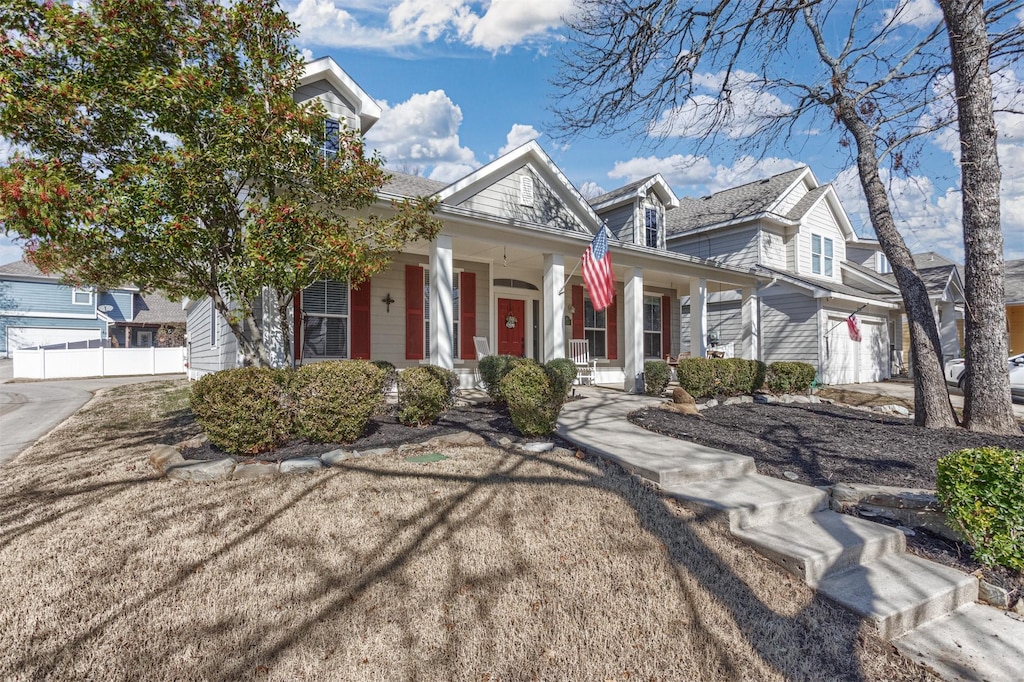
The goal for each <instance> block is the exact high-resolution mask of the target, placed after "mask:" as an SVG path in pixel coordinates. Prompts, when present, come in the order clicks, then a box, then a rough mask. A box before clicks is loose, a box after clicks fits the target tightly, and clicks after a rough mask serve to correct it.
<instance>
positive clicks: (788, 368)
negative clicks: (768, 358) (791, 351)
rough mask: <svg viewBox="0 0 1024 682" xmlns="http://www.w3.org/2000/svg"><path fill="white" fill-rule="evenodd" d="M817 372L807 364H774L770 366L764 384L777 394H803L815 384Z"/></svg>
mask: <svg viewBox="0 0 1024 682" xmlns="http://www.w3.org/2000/svg"><path fill="white" fill-rule="evenodd" d="M816 374H817V371H816V370H815V369H814V366H813V365H809V364H807V363H806V362H773V363H772V364H770V365H768V371H767V373H766V375H765V379H764V383H765V386H767V387H768V390H769V391H771V392H772V393H775V394H781V393H803V392H804V391H806V390H807V389H809V388H810V387H811V385H812V384H813V383H814V377H815V375H816Z"/></svg>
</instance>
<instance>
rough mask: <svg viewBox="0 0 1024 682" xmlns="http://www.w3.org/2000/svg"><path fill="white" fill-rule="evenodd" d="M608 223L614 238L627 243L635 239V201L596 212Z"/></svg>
mask: <svg viewBox="0 0 1024 682" xmlns="http://www.w3.org/2000/svg"><path fill="white" fill-rule="evenodd" d="M598 215H600V216H601V218H602V219H604V221H605V222H606V223H607V224H608V229H610V230H611V232H612V234H613V235H615V238H616V239H618V240H619V241H622V242H627V243H629V244H632V243H634V241H635V240H636V201H631V202H630V203H628V204H626V205H625V206H619V207H618V208H614V209H612V210H610V211H608V212H607V213H600V214H598Z"/></svg>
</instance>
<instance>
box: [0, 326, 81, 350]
mask: <svg viewBox="0 0 1024 682" xmlns="http://www.w3.org/2000/svg"><path fill="white" fill-rule="evenodd" d="M98 338H100V330H99V329H61V328H59V327H8V328H7V353H8V355H9V354H10V353H11V351H13V350H14V349H16V348H30V347H32V346H50V345H53V344H57V343H67V342H70V341H90V340H92V339H98Z"/></svg>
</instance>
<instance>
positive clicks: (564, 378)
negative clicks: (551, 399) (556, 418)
mask: <svg viewBox="0 0 1024 682" xmlns="http://www.w3.org/2000/svg"><path fill="white" fill-rule="evenodd" d="M544 369H545V370H546V371H547V373H548V378H549V379H551V382H552V386H553V387H554V388H555V393H556V394H561V395H562V397H563V399H564V398H567V397H569V391H571V390H572V383H573V382H574V381H576V375H577V372H578V371H579V370H578V369H577V367H576V363H575V362H573V361H572V360H570V359H569V358H555V359H554V360H549V361H548V362H547V363H546V364H545V365H544Z"/></svg>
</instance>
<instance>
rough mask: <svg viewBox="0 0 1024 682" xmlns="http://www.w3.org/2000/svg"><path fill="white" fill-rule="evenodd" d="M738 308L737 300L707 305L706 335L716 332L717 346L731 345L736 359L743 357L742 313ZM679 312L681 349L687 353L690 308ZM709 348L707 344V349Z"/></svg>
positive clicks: (739, 304) (686, 306) (686, 307)
mask: <svg viewBox="0 0 1024 682" xmlns="http://www.w3.org/2000/svg"><path fill="white" fill-rule="evenodd" d="M740 306H741V302H740V301H738V300H737V301H733V300H729V301H722V302H709V303H708V329H707V333H708V334H710V333H711V332H718V345H719V346H725V345H728V344H730V343H731V344H733V348H734V349H735V353H736V357H741V356H742V355H743V313H742V310H741V307H740ZM680 310H681V312H680V318H681V320H682V325H681V327H682V334H681V343H682V349H683V350H684V351H687V350H689V349H690V328H691V324H690V306H689V305H684V306H681V308H680ZM710 346H711V344H710V343H709V344H708V347H710Z"/></svg>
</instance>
